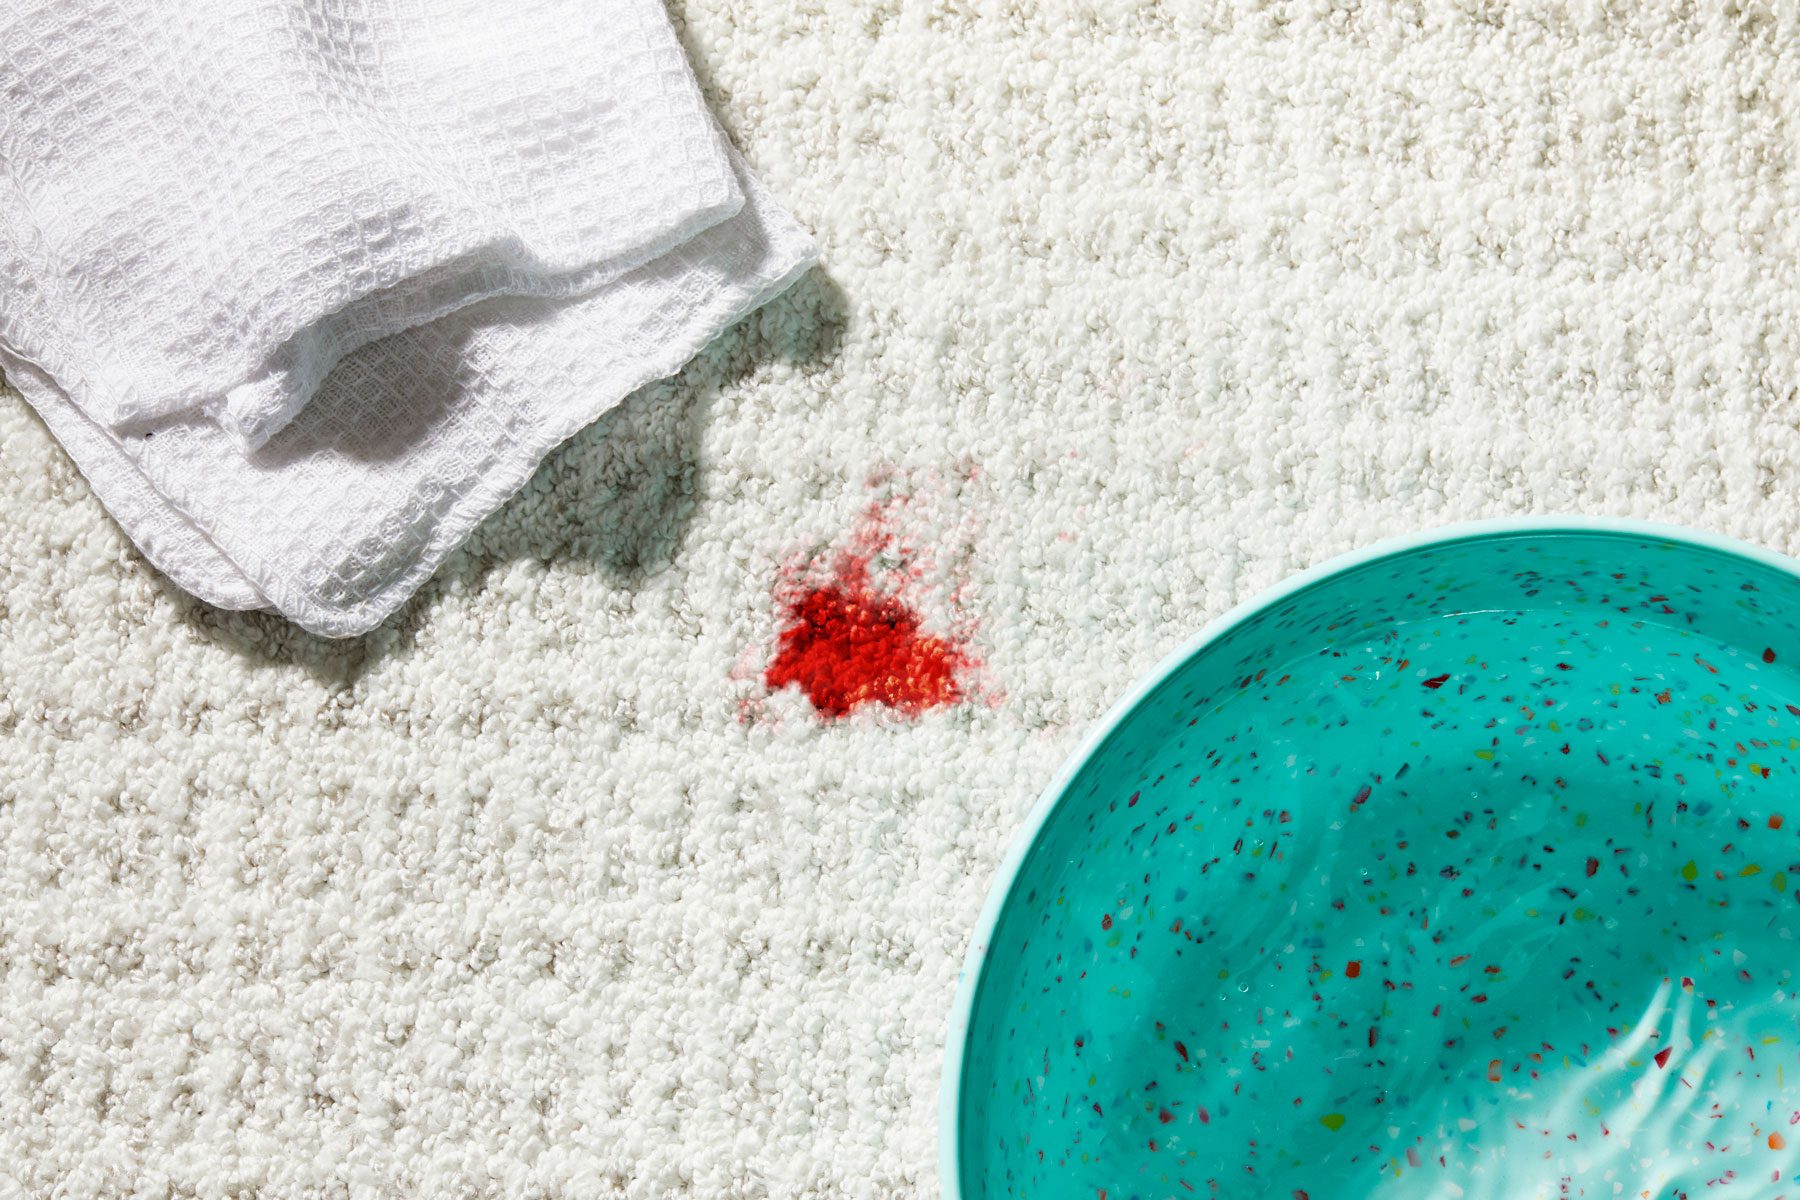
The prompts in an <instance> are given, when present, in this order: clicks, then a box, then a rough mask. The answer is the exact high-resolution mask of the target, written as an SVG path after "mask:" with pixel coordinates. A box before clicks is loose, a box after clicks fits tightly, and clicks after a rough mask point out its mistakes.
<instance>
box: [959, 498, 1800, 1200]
mask: <svg viewBox="0 0 1800 1200" xmlns="http://www.w3.org/2000/svg"><path fill="white" fill-rule="evenodd" d="M1796 664H1800V577H1797V576H1796V566H1795V564H1794V563H1793V562H1792V561H1790V560H1788V559H1785V558H1781V557H1778V556H1776V555H1773V554H1769V553H1766V552H1763V551H1760V550H1756V549H1754V548H1752V547H1749V546H1746V545H1741V544H1737V543H1733V542H1728V541H1725V540H1722V539H1720V538H1716V537H1710V536H1707V535H1704V534H1698V533H1692V532H1686V531H1681V530H1676V529H1670V528H1662V527H1654V526H1646V525H1638V524H1628V523H1615V522H1599V521H1563V522H1548V523H1546V522H1528V523H1521V522H1509V523H1503V524H1492V523H1489V524H1480V525H1473V526H1462V527H1458V528H1453V529H1450V530H1447V531H1442V532H1439V533H1436V534H1433V535H1430V536H1427V537H1422V538H1415V539H1412V540H1408V541H1403V542H1398V543H1389V544H1386V545H1383V546H1378V547H1376V548H1374V549H1373V550H1370V551H1368V552H1365V553H1361V554H1357V555H1354V556H1352V557H1350V558H1347V559H1340V560H1338V561H1336V562H1333V563H1329V564H1327V565H1326V566H1324V567H1322V568H1319V569H1317V570H1314V571H1310V572H1308V573H1306V574H1304V575H1302V576H1300V577H1298V578H1296V579H1294V580H1292V581H1290V582H1289V583H1287V584H1285V585H1283V586H1281V587H1279V588H1277V589H1276V590H1275V591H1274V592H1272V593H1270V594H1268V595H1266V596H1264V597H1262V598H1260V599H1259V600H1257V601H1255V602H1254V603H1252V604H1250V605H1247V606H1245V607H1243V608H1240V609H1238V610H1236V611H1234V612H1232V613H1230V614H1228V615H1227V616H1226V617H1224V618H1223V619H1221V620H1219V621H1217V622H1215V623H1214V624H1213V625H1211V626H1210V627H1208V628H1207V629H1206V630H1205V631H1204V632H1203V633H1202V634H1201V635H1200V636H1199V638H1198V639H1196V640H1195V641H1194V642H1193V643H1192V644H1191V645H1189V646H1188V647H1187V648H1185V649H1184V650H1182V651H1181V652H1179V653H1178V654H1176V655H1175V656H1174V657H1172V658H1171V659H1169V660H1168V662H1166V663H1165V664H1164V665H1163V666H1162V667H1161V668H1160V669H1159V670H1158V671H1156V672H1155V673H1154V674H1153V675H1152V676H1151V677H1150V678H1149V679H1148V680H1146V681H1145V682H1143V683H1142V684H1140V685H1139V686H1138V687H1137V688H1136V690H1135V691H1133V692H1132V694H1131V695H1130V696H1129V697H1128V698H1127V699H1126V700H1125V701H1124V702H1123V703H1121V704H1120V705H1119V706H1118V707H1117V708H1116V709H1115V710H1114V711H1113V713H1112V715H1111V716H1110V717H1108V718H1107V720H1106V721H1104V722H1103V723H1102V725H1101V727H1100V729H1099V730H1098V731H1097V732H1096V733H1095V734H1094V735H1093V736H1092V737H1091V738H1090V740H1089V741H1088V743H1087V744H1086V746H1084V747H1083V748H1082V750H1081V751H1080V752H1079V753H1078V754H1076V755H1075V757H1074V758H1073V759H1072V760H1070V762H1069V763H1068V764H1067V765H1066V766H1065V767H1064V769H1063V771H1062V772H1061V774H1060V775H1059V776H1058V777H1057V779H1056V780H1055V782H1054V783H1053V784H1052V785H1051V786H1050V788H1049V790H1048V791H1046V792H1045V794H1044V796H1043V799H1042V800H1041V801H1040V802H1039V804H1038V806H1037V809H1036V810H1035V812H1034V814H1033V815H1032V817H1031V818H1030V820H1029V822H1028V823H1027V827H1026V829H1025V830H1024V831H1023V833H1022V834H1021V836H1020V838H1019V841H1018V844H1017V845H1016V846H1015V848H1014V850H1013V852H1012V855H1011V858H1010V859H1009V861H1008V863H1007V865H1006V866H1005V868H1004V869H1003V870H1002V872H1001V876H1000V880H999V882H998V884H997V885H996V887H995V889H994V892H993V895H992V896H991V897H990V899H989V902H988V907H987V910H986V912H985V913H984V914H983V917H982V920H981V922H980V925H979V927H978V930H977V933H976V938H975V941H974V944H973V946H972V948H971V950H970V955H969V961H968V965H967V967H966V969H965V972H964V976H963V980H962V984H961V994H960V996H959V999H958V1002H957V1006H956V1010H955V1016H954V1018H953V1028H952V1034H951V1038H950V1043H949V1047H948V1055H947V1060H946V1077H945V1089H944V1100H943V1127H942V1138H943V1184H944V1190H945V1193H946V1195H947V1196H948V1197H950V1198H951V1200H956V1198H958V1197H961V1198H963V1200H978V1198H982V1200H985V1198H989V1197H1019V1198H1020V1200H1055V1198H1061V1197H1074V1198H1082V1200H1132V1198H1134V1197H1138V1198H1144V1200H1150V1198H1160V1197H1185V1196H1194V1195H1197V1196H1204V1197H1213V1196H1221V1197H1274V1198H1279V1200H1299V1198H1311V1200H1345V1198H1362V1197H1374V1196H1379V1197H1384V1198H1401V1197H1404V1198H1409V1200H1410V1198H1414V1197H1418V1198H1424V1197H1432V1198H1434V1200H1435V1198H1438V1197H1462V1198H1466V1200H1474V1198H1482V1197H1493V1198H1501V1197H1504V1198H1505V1200H1519V1198H1521V1197H1576V1196H1587V1197H1611V1196H1624V1197H1681V1196H1689V1197H1699V1196H1701V1195H1705V1196H1716V1195H1728V1196H1731V1197H1750V1196H1755V1197H1780V1196H1784V1195H1785V1196H1792V1197H1800V1184H1796V1183H1794V1182H1792V1181H1791V1176H1792V1175H1793V1172H1794V1170H1795V1162H1794V1159H1795V1154H1796V1147H1797V1146H1800V996H1797V995H1796V990H1797V981H1796V980H1795V979H1794V978H1793V976H1794V970H1795V967H1796V964H1797V963H1800V955H1797V954H1796V949H1797V948H1796V946H1795V942H1794V939H1795V931H1796V930H1800V904H1797V903H1796V900H1797V897H1800V789H1797V787H1796V770H1795V767H1796V763H1797V762H1800V675H1797V674H1796V672H1795V670H1794V667H1795V665H1796Z"/></svg>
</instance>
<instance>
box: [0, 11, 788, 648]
mask: <svg viewBox="0 0 1800 1200" xmlns="http://www.w3.org/2000/svg"><path fill="white" fill-rule="evenodd" d="M184 8H186V6H178V8H177V9H176V10H169V9H167V7H166V6H161V7H159V6H158V5H155V4H152V3H147V2H145V0H112V2H105V0H64V2H63V3H60V4H58V5H50V6H42V7H40V8H38V9H36V10H35V11H33V12H31V13H30V14H29V15H25V14H18V15H14V16H12V17H10V18H8V17H0V94H4V95H6V96H7V98H8V105H9V107H8V109H7V110H6V111H5V113H4V114H3V115H0V168H3V170H4V175H5V179H4V183H5V187H4V189H0V370H4V371H5V373H6V375H7V378H8V379H9V380H10V381H11V382H12V383H13V384H14V385H15V386H17V387H18V388H19V390H20V391H21V392H22V393H23V394H24V395H25V396H26V398H27V399H28V400H30V401H31V403H32V404H33V405H34V406H36V408H37V409H38V411H39V412H40V414H41V415H42V416H43V418H44V420H45V422H46V423H47V424H48V425H49V426H50V428H51V430H52V431H53V432H54V433H55V434H56V436H57V437H58V439H59V440H61V441H62V443H63V444H64V446H65V447H66V448H67V449H68V450H69V452H70V453H71V455H73V456H74V458H75V460H76V462H77V463H78V464H79V465H80V467H81V469H82V471H83V473H84V474H86V475H87V477H88V478H89V480H90V481H91V482H92V483H93V486H94V488H95V490H96V492H97V493H98V494H99V495H100V497H101V499H102V500H103V501H104V502H105V504H106V505H107V507H108V508H109V509H110V510H111V511H112V512H113V514H114V515H115V516H116V517H117V518H118V519H119V521H120V523H121V524H122V525H123V526H124V527H125V529H126V531H127V532H128V533H129V534H130V535H131V536H132V538H133V539H134V540H135V541H137V543H138V544H139V545H140V546H141V547H142V548H143V550H144V552H145V553H146V555H147V556H148V557H149V558H150V559H151V560H152V561H153V562H154V563H156V564H157V565H158V566H159V567H160V568H161V569H163V570H164V571H165V572H166V573H167V574H168V575H169V576H170V577H171V578H172V579H174V580H175V581H176V582H177V583H179V584H180V585H182V586H183V587H185V588H187V589H189V590H190V591H193V592H194V593H196V594H197V595H199V596H201V597H202V598H204V599H207V600H209V601H211V602H213V603H216V604H219V605H222V606H225V607H233V608H250V607H272V608H275V609H277V610H278V611H280V612H282V613H285V614H286V615H288V616H289V617H291V618H293V619H294V620H295V621H297V622H299V623H300V624H301V625H303V626H305V627H306V628H308V629H312V630H314V631H316V632H320V633H325V634H330V635H347V634H352V633H357V632H360V631H362V630H365V629H367V628H370V627H371V626H373V625H375V624H376V623H378V622H379V621H380V620H381V619H382V618H383V617H385V616H386V615H387V614H388V613H390V612H391V611H392V610H393V609H394V608H395V607H396V606H398V604H399V603H400V602H401V601H402V600H404V599H405V597H406V596H407V595H408V594H410V593H411V592H412V591H413V590H414V589H415V588H416V587H418V585H419V584H420V583H421V582H423V581H424V579H425V578H426V577H427V576H429V574H430V573H431V571H432V570H433V569H435V567H436V566H437V565H438V563H439V562H441V561H442V559H443V558H444V556H445V555H446V554H447V553H449V551H450V550H451V549H453V548H454V547H455V546H456V544H457V543H459V542H460V541H461V540H462V539H463V538H464V537H466V536H467V535H468V533H469V532H470V530H472V529H473V528H474V526H475V524H476V523H477V522H479V521H480V520H481V519H482V518H483V517H485V516H486V515H488V513H490V512H492V511H493V509H494V508H496V507H497V506H498V505H499V504H500V503H502V502H503V501H504V500H505V499H506V498H507V497H508V496H509V495H511V494H512V492H513V491H515V490H516V489H517V488H518V487H519V486H520V485H521V484H522V483H523V482H524V481H525V479H526V478H528V477H529V475H530V473H531V471H532V469H533V468H534V467H535V465H536V464H537V462H538V461H539V459H541V458H542V456H543V455H544V454H545V453H547V452H548V451H549V450H550V449H551V448H552V447H553V446H555V445H556V444H557V443H558V442H559V441H561V440H562V439H564V438H566V437H567V436H569V435H570V434H571V433H573V432H575V431H576V430H577V429H579V428H581V427H582V426H583V425H585V424H587V423H588V422H590V421H592V420H593V419H594V418H595V417H596V416H598V415H599V414H600V413H602V412H604V411H605V410H606V409H607V408H608V407H610V406H612V405H613V404H616V403H617V402H618V401H619V400H621V399H623V398H624V397H625V396H626V395H627V394H629V393H630V392H631V391H632V390H634V389H635V388H637V387H639V386H641V385H643V384H644V383H647V382H649V381H650V380H653V379H656V378H658V377H661V376H663V375H667V374H670V373H672V372H673V371H675V370H677V369H678V368H679V367H680V366H681V364H682V363H683V362H685V361H686V360H687V359H688V358H689V357H691V356H692V355H693V354H694V353H695V352H696V351H697V350H698V349H699V348H700V347H701V346H703V345H704V344H705V343H706V342H707V341H708V340H710V339H711V337H712V336H713V335H715V334H716V333H717V332H718V331H719V330H720V329H722V328H723V327H724V326H726V325H727V324H729V323H730V322H732V321H733V320H735V319H736V318H737V317H739V316H741V315H742V314H743V313H744V312H746V311H748V310H749V309H750V308H752V307H754V306H755V305H756V304H759V303H761V302H762V301H763V300H765V299H767V298H768V297H770V296H771V295H773V294H774V293H775V292H777V291H779V290H781V289H782V288H783V287H785V286H786V285H787V284H788V283H790V282H791V281H792V280H793V279H794V278H795V277H796V276H797V275H798V274H799V273H800V272H801V271H803V270H804V269H805V267H806V266H807V265H808V264H809V263H810V261H811V258H812V253H813V250H812V244H811V242H810V240H809V239H808V238H807V237H806V235H805V234H804V232H803V231H801V230H800V229H799V228H798V227H797V226H796V225H795V224H794V223H793V221H792V220H791V219H789V218H788V217H787V216H786V214H785V213H783V212H782V211H781V210H780V209H779V207H777V206H776V205H775V204H774V203H773V201H772V200H771V199H770V198H769V197H768V195H767V194H766V193H765V192H764V191H763V190H762V189H761V188H760V187H759V186H758V185H757V184H756V183H755V181H754V180H753V179H751V178H750V176H749V175H748V173H747V172H746V171H745V170H744V168H743V166H742V164H741V163H740V162H738V161H736V159H735V156H734V155H732V154H731V153H730V152H729V151H728V149H727V147H726V145H725V142H724V139H723V137H722V136H721V135H720V134H719V133H718V131H717V129H716V127H715V126H714V125H713V123H712V121H711V118H710V117H709V116H708V114H707V113H706V111H705V108H704V106H703V104H702V102H701V99H700V95H699V91H698V88H697V87H696V85H695V83H694V80H693V77H692V74H691V73H690V71H689V70H688V67H687V64H686V61H685V59H684V58H683V56H682V54H681V51H680V47H679V44H678V42H677V41H676V39H675V37H674V33H673V30H672V29H671V28H670V27H669V24H668V20H667V17H666V15H665V14H664V13H663V11H662V10H661V8H660V5H659V4H657V3H656V2H655V0H599V2H595V0H530V2H528V3H514V4H509V5H500V6H495V5H491V4H487V3H485V0H458V2H456V3H447V2H444V0H438V2H436V3H433V4H431V5H429V6H427V5H423V4H418V3H404V2H402V0H362V2H361V3H343V2H337V3H333V2H329V0H214V2H213V3H209V4H208V5H204V6H197V8H198V9H200V10H203V11H196V12H185V11H181V9H184Z"/></svg>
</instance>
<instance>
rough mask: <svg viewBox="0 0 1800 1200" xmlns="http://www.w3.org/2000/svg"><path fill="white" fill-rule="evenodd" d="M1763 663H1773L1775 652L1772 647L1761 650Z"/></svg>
mask: <svg viewBox="0 0 1800 1200" xmlns="http://www.w3.org/2000/svg"><path fill="white" fill-rule="evenodd" d="M1763 661H1764V662H1766V663H1772V662H1774V661H1775V650H1774V648H1773V647H1764V648H1763Z"/></svg>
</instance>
